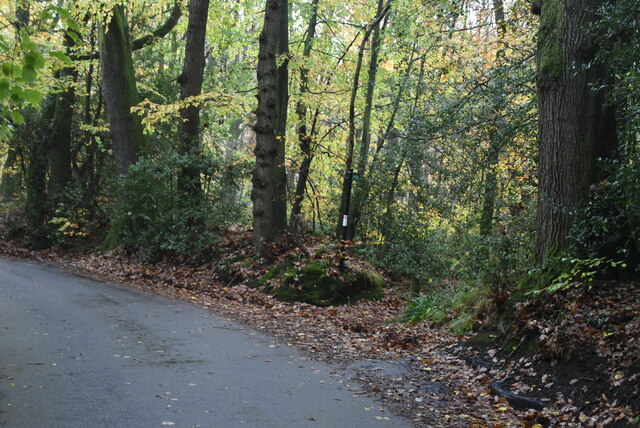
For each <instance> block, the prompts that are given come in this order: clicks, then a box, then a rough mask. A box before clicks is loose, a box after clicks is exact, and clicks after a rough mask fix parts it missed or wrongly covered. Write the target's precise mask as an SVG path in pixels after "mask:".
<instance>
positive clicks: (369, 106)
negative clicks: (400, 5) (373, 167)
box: [347, 0, 389, 240]
mask: <svg viewBox="0 0 640 428" xmlns="http://www.w3.org/2000/svg"><path fill="white" fill-rule="evenodd" d="M383 8H384V3H383V0H378V9H377V11H376V15H380V14H381V13H382V9H383ZM388 16H389V15H388V14H387V15H385V20H384V25H383V27H386V24H387V18H388ZM379 52H380V23H378V24H376V25H375V26H374V27H373V31H372V36H371V57H370V59H369V73H368V74H369V80H368V81H367V92H366V94H365V101H364V103H365V105H364V114H363V117H362V135H361V138H360V153H359V156H358V165H357V171H358V175H359V176H360V178H361V180H360V181H358V182H356V183H355V186H354V189H355V191H354V198H353V203H352V204H351V210H350V212H349V228H348V230H347V239H348V240H353V238H354V237H355V233H356V226H357V224H358V222H359V221H360V214H361V211H362V206H363V204H364V198H365V195H364V193H365V189H364V182H363V179H364V178H365V176H366V174H367V164H368V158H369V146H370V145H371V113H372V110H373V95H374V92H375V89H376V77H377V75H378V54H379Z"/></svg>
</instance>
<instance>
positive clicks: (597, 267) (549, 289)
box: [528, 257, 626, 295]
mask: <svg viewBox="0 0 640 428" xmlns="http://www.w3.org/2000/svg"><path fill="white" fill-rule="evenodd" d="M555 263H556V265H557V266H565V269H562V270H561V271H560V273H559V274H558V275H557V276H556V277H555V278H554V279H553V280H552V281H551V283H550V284H549V285H546V286H544V287H542V288H539V289H537V290H533V291H531V292H529V293H528V294H534V295H535V294H541V293H548V294H554V293H557V292H559V291H567V290H569V289H571V288H582V287H585V288H588V289H591V287H592V285H593V281H594V280H595V279H599V278H603V277H606V274H607V272H609V271H611V270H612V269H615V268H617V267H622V268H625V267H626V264H625V263H623V262H620V261H614V260H611V259H606V258H604V257H600V258H594V259H570V258H567V257H562V258H559V259H557V261H556V262H555Z"/></svg>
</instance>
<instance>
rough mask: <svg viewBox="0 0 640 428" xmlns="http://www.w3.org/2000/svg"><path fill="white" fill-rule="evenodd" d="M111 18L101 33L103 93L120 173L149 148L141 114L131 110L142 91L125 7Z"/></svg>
mask: <svg viewBox="0 0 640 428" xmlns="http://www.w3.org/2000/svg"><path fill="white" fill-rule="evenodd" d="M112 14H113V16H112V17H111V21H109V23H108V24H107V25H106V28H105V27H103V26H102V25H101V26H100V28H99V32H98V45H99V49H100V69H101V77H102V94H103V98H104V105H105V108H106V112H107V118H108V119H109V127H110V129H111V135H112V138H113V151H114V154H115V159H116V167H117V171H118V174H119V175H120V176H126V175H127V172H128V170H129V167H130V166H131V165H132V164H134V163H135V162H136V161H137V160H138V157H139V156H140V155H141V154H144V153H145V152H146V151H147V149H148V143H147V137H146V136H145V134H144V132H143V128H142V123H141V121H140V117H139V116H138V115H136V114H133V113H131V107H133V106H135V105H136V104H138V90H137V88H136V80H135V74H134V69H133V60H132V58H131V45H130V42H129V31H128V28H127V22H126V19H125V14H124V6H122V5H116V6H114V7H113V9H112Z"/></svg>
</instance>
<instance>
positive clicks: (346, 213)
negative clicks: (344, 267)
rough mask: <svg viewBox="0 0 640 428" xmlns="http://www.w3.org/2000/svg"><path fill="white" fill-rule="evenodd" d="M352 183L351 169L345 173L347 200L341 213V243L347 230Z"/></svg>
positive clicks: (345, 236)
mask: <svg viewBox="0 0 640 428" xmlns="http://www.w3.org/2000/svg"><path fill="white" fill-rule="evenodd" d="M352 182H353V169H350V170H348V171H347V180H346V183H345V184H346V186H345V187H346V189H345V190H346V192H347V198H346V200H345V204H344V212H343V213H342V242H343V243H344V242H345V241H346V240H347V232H348V230H349V205H350V204H351V183H352Z"/></svg>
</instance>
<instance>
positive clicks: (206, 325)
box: [0, 259, 411, 428]
mask: <svg viewBox="0 0 640 428" xmlns="http://www.w3.org/2000/svg"><path fill="white" fill-rule="evenodd" d="M342 375H343V373H342V372H341V371H340V369H337V368H335V367H332V366H329V365H326V364H323V363H320V362H316V361H313V360H310V359H308V358H306V357H304V356H302V355H301V354H299V353H298V352H296V351H295V350H293V349H291V348H289V347H288V346H286V345H282V344H280V343H277V342H275V341H274V339H272V338H270V337H268V336H264V335H262V334H260V333H257V332H255V331H252V330H251V329H249V328H247V327H245V326H242V325H240V324H237V323H235V322H232V321H229V320H226V319H224V318H221V317H219V316H216V315H215V314H213V313H212V312H211V311H207V310H204V309H201V308H198V307H196V306H194V305H192V304H189V303H187V302H182V301H177V300H171V299H167V298H164V297H160V296H156V295H152V294H148V293H144V292H141V291H138V290H135V289H131V288H128V287H122V286H118V285H115V284H111V283H107V282H99V281H94V280H89V279H84V278H80V277H77V276H74V275H71V274H69V273H65V272H63V271H62V270H60V269H58V268H54V267H48V266H43V265H39V264H35V263H30V262H21V261H14V260H7V259H0V426H10V427H88V426H91V427H101V426H123V427H126V426H136V427H162V426H177V427H191V426H202V427H221V428H227V427H236V426H242V427H261V428H263V427H265V428H266V427H307V426H309V427H334V428H339V427H361V426H362V427H363V426H367V427H378V426H379V427H382V426H384V427H410V426H411V425H410V424H409V423H408V422H406V421H404V420H403V419H400V418H398V417H395V416H393V415H391V414H390V413H389V411H388V410H387V411H385V410H384V409H382V407H381V405H380V404H379V403H376V402H374V401H373V400H372V399H369V398H366V397H362V396H354V393H353V391H351V390H350V389H349V388H348V386H347V384H346V382H345V380H344V379H345V378H343V377H342Z"/></svg>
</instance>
